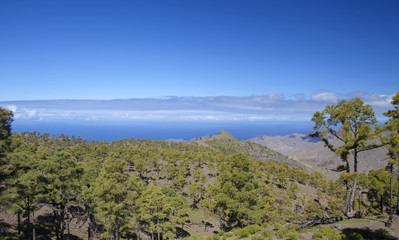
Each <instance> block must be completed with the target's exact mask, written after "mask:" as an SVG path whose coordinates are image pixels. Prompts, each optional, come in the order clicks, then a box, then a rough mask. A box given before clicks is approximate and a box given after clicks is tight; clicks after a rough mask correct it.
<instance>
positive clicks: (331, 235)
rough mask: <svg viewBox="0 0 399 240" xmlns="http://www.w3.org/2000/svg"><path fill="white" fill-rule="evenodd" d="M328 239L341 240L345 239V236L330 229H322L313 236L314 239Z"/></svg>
mask: <svg viewBox="0 0 399 240" xmlns="http://www.w3.org/2000/svg"><path fill="white" fill-rule="evenodd" d="M323 237H324V238H327V239H328V240H341V239H343V235H342V234H339V233H338V232H336V231H334V230H333V229H331V228H329V227H321V228H320V229H319V230H318V231H317V232H315V233H314V234H313V239H315V240H321V239H323Z"/></svg>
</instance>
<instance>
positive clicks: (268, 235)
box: [260, 230, 271, 238]
mask: <svg viewBox="0 0 399 240" xmlns="http://www.w3.org/2000/svg"><path fill="white" fill-rule="evenodd" d="M260 235H262V236H263V237H264V238H270V237H271V235H270V230H264V231H263V232H261V233H260Z"/></svg>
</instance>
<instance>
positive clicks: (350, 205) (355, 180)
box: [349, 172, 357, 212]
mask: <svg viewBox="0 0 399 240" xmlns="http://www.w3.org/2000/svg"><path fill="white" fill-rule="evenodd" d="M355 174H356V175H355V179H354V180H353V186H352V194H351V198H350V202H349V211H350V212H353V211H354V210H355V195H356V188H357V172H356V173H355Z"/></svg>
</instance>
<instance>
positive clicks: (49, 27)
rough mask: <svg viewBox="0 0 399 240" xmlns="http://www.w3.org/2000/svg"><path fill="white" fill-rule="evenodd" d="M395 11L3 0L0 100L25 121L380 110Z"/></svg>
mask: <svg viewBox="0 0 399 240" xmlns="http://www.w3.org/2000/svg"><path fill="white" fill-rule="evenodd" d="M398 12H399V1H396V0H383V1H374V0H372V1H371V0H361V1H360V0H353V1H335V0H334V1H329V0H326V1H307V0H304V1H296V0H295V1H294V0H285V1H267V0H266V1H264V0H262V1H260V0H259V1H258V0H253V1H236V0H228V1H227V0H226V1H225V0H220V1H219V0H217V1H215V0H212V1H207V0H201V1H191V0H185V1H175V0H166V1H165V0H162V1H161V0H160V1H152V0H149V1H130V0H129V1H128V0H118V1H110V0H108V1H104V0H95V1H90V0H87V1H77V0H68V1H50V0H48V1H45V0H39V1H25V0H18V1H11V0H5V1H1V2H0V53H1V54H0V84H1V94H0V105H1V106H5V107H8V108H9V109H12V110H14V111H16V115H15V116H16V117H15V118H16V119H18V118H20V119H34V120H48V119H65V118H67V119H79V120H85V121H87V120H93V121H94V120H98V119H109V118H112V119H114V120H121V119H137V118H139V119H142V120H146V119H159V120H195V119H196V120H198V119H200V120H231V121H233V120H256V119H263V120H265V119H269V120H270V119H273V120H279V119H280V120H284V119H285V120H286V119H299V120H302V119H310V117H311V115H312V113H313V112H314V111H316V110H321V109H322V108H323V106H325V104H330V103H336V102H337V101H338V100H339V99H343V98H351V97H355V96H360V97H362V98H363V99H364V100H365V101H366V102H367V103H370V104H372V106H373V107H375V108H377V112H379V113H382V112H383V111H385V110H386V109H388V108H389V102H390V98H391V97H392V95H393V94H394V93H396V92H397V91H398V89H399V44H398V43H399V14H398ZM32 100H34V101H32ZM39 100H40V101H39ZM41 100H48V101H41ZM55 100H64V102H61V104H60V102H59V101H55ZM78 100H97V101H91V104H89V105H87V106H86V107H85V108H83V109H82V106H81V105H82V104H83V105H85V104H84V101H78ZM104 100H106V101H104ZM118 100H124V101H122V102H123V104H121V103H120V102H118ZM89 102H90V101H89ZM104 103H106V104H104ZM57 104H58V105H57ZM65 104H66V105H67V106H68V107H66V106H65ZM105 105H107V106H108V105H109V107H108V108H103V107H102V106H105ZM110 111H111V112H112V113H110ZM110 116H111V117H110Z"/></svg>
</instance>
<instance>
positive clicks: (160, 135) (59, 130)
mask: <svg viewBox="0 0 399 240" xmlns="http://www.w3.org/2000/svg"><path fill="white" fill-rule="evenodd" d="M312 126H313V124H312V122H311V121H307V122H305V121H228V122H219V121H191V122H182V121H178V122H167V121H166V122H165V121H162V122H161V121H146V122H144V121H130V122H129V121H115V122H112V121H108V122H97V121H38V120H18V119H17V120H14V122H13V124H12V130H13V131H14V132H24V131H28V132H33V131H36V132H39V133H40V134H44V133H49V134H50V135H52V134H54V135H55V136H59V135H60V134H64V135H68V136H72V135H74V136H75V137H77V136H80V137H82V138H84V139H89V140H106V141H108V142H111V141H114V140H118V139H122V138H141V139H157V140H169V139H183V140H190V139H194V138H199V137H201V136H209V135H215V134H217V133H218V132H220V131H221V130H225V131H227V132H229V133H231V134H232V135H233V136H234V137H236V138H238V139H241V140H246V139H249V138H253V137H256V136H260V135H280V136H283V135H288V134H292V133H302V134H307V133H309V132H311V131H312Z"/></svg>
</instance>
